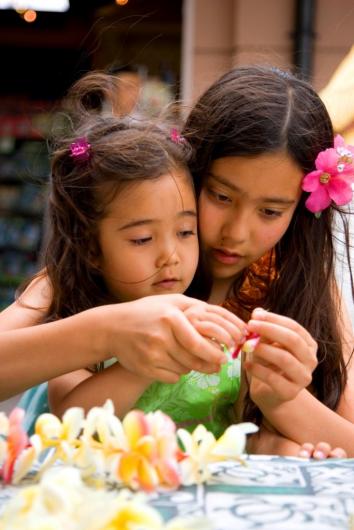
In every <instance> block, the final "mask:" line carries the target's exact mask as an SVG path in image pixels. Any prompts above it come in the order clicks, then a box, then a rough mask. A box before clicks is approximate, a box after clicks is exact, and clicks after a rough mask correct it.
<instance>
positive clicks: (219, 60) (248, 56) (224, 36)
mask: <svg viewBox="0 0 354 530" xmlns="http://www.w3.org/2000/svg"><path fill="white" fill-rule="evenodd" d="M316 4H317V5H316V14H315V27H314V29H315V37H314V58H313V78H312V83H313V84H314V86H315V88H316V89H317V90H320V89H321V88H323V87H324V86H325V85H326V83H327V82H328V80H329V78H330V77H331V75H332V73H333V72H334V70H335V68H336V66H337V65H338V64H339V62H340V61H341V60H342V59H343V57H344V56H345V54H346V53H347V52H348V51H349V49H350V47H351V45H352V44H353V43H354V2H353V0H317V3H316ZM295 7H296V2H295V0H218V1H215V0H184V6H183V10H184V12H183V38H182V41H183V45H182V94H183V99H184V100H185V101H186V102H192V101H194V99H195V98H196V97H197V96H198V95H199V94H200V93H201V92H202V91H203V90H204V89H205V88H206V87H207V86H208V85H210V83H211V82H212V81H214V80H215V79H216V78H217V77H219V75H220V74H222V73H223V72H225V71H226V70H228V69H229V68H231V67H233V66H236V65H239V64H247V63H255V62H257V63H260V62H262V63H264V62H266V63H271V64H273V65H277V66H283V67H289V68H291V66H292V59H293V47H294V32H295Z"/></svg>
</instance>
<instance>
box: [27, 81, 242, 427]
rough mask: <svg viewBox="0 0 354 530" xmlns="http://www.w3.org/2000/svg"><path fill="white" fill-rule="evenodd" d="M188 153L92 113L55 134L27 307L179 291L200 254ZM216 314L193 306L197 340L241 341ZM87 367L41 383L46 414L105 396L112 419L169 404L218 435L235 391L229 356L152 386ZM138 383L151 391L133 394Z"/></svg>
mask: <svg viewBox="0 0 354 530" xmlns="http://www.w3.org/2000/svg"><path fill="white" fill-rule="evenodd" d="M85 82H86V80H82V82H81V87H79V88H80V91H79V92H80V95H79V96H78V97H80V99H83V100H85V101H87V99H90V97H91V89H88V90H87V92H85V90H84V87H85ZM81 121H83V122H84V125H82V124H81ZM190 153H191V150H190V147H189V145H188V143H187V142H186V141H185V140H184V139H183V138H182V137H180V135H179V134H178V132H177V131H176V130H175V129H172V130H171V129H166V130H165V129H164V128H162V127H157V126H156V125H153V124H144V125H142V124H141V123H139V122H137V121H136V120H132V119H127V120H126V121H124V120H121V119H118V118H116V117H113V116H107V115H96V116H95V115H94V114H93V113H92V112H91V113H88V114H87V116H85V118H81V120H80V123H79V127H78V129H77V130H75V132H74V136H73V138H65V140H64V141H63V142H61V144H60V145H59V147H58V148H57V149H56V151H55V152H54V154H53V160H52V180H51V191H50V208H49V214H50V221H51V225H50V227H51V233H50V237H49V242H48V247H47V251H46V274H47V278H48V280H49V282H48V283H49V284H50V287H49V285H48V286H46V285H45V284H43V279H44V280H46V277H42V279H41V280H40V281H41V282H42V287H41V290H39V289H38V286H37V288H36V293H37V294H38V296H39V298H41V300H40V301H41V304H40V303H39V300H36V301H35V303H33V306H35V307H37V308H38V307H39V306H40V305H41V306H42V308H43V309H42V314H41V312H40V311H39V310H37V313H38V317H37V318H38V320H42V321H44V322H49V321H52V320H58V319H63V318H65V317H67V316H70V315H73V314H76V313H78V312H80V311H82V310H85V309H88V308H90V307H93V306H99V305H103V304H109V303H116V302H130V301H133V300H136V299H138V298H141V297H146V296H152V295H159V294H172V293H183V292H184V291H185V290H186V289H187V288H188V286H189V284H190V283H191V281H192V278H193V276H194V273H195V270H196V267H197V263H198V256H199V249H198V239H197V212H196V202H195V196H194V189H193V182H192V179H191V176H190V174H189V171H188V167H187V161H188V158H189V156H190ZM46 297H47V298H46ZM25 302H26V304H27V305H28V303H29V300H28V299H27V300H23V303H25ZM33 302H34V300H33ZM33 310H35V309H33ZM226 313H227V312H226V310H223V309H222V308H219V307H212V306H209V307H208V315H205V314H202V313H201V312H200V311H199V310H198V312H195V311H194V310H193V309H191V310H190V311H187V312H186V315H187V316H188V318H189V319H191V320H193V325H194V327H195V329H196V330H197V331H198V332H199V333H201V334H202V335H203V336H204V337H209V339H210V340H211V339H213V341H214V342H216V343H217V344H220V343H223V344H226V345H227V344H228V343H229V344H230V340H231V336H232V337H233V340H234V341H236V342H239V341H240V340H241V339H242V336H243V334H244V333H245V332H246V326H245V324H244V323H243V322H242V321H241V320H240V319H238V318H236V317H234V316H233V315H231V314H229V315H228V321H227V323H226V324H225V323H223V322H222V321H221V317H222V316H224V315H225V314H226ZM242 330H244V331H242ZM217 348H219V350H220V346H217ZM109 364H112V366H111V367H110V368H109ZM103 365H104V366H103ZM103 367H104V368H106V370H105V372H104V373H103V374H102V377H101V378H97V382H96V384H95V393H97V396H99V397H97V396H96V395H92V393H90V392H89V391H88V389H89V388H91V386H92V384H91V381H88V380H90V379H91V375H92V372H97V371H98V372H99V371H101V370H102V368H103ZM90 368H91V370H89V369H83V370H81V371H79V372H77V373H75V375H74V379H72V380H71V382H70V385H69V384H68V383H67V382H66V379H65V377H63V378H59V379H58V380H53V381H51V382H50V383H49V398H50V401H51V406H52V410H53V411H54V412H56V413H59V414H62V413H63V412H64V411H65V409H66V408H67V407H68V406H70V405H73V404H82V405H84V406H85V407H87V408H88V407H89V406H91V405H93V404H95V403H96V404H97V403H102V402H103V400H104V399H105V398H108V397H111V398H112V399H113V400H114V402H115V407H116V412H117V414H119V415H120V416H122V415H124V414H125V413H126V412H127V411H128V410H129V409H130V408H131V407H132V406H133V405H134V404H135V403H136V401H137V400H138V398H139V397H141V400H143V402H139V403H138V404H137V406H140V407H142V408H144V409H145V410H147V409H149V408H161V406H160V402H161V401H168V404H169V406H170V408H169V409H168V411H169V413H170V414H171V416H172V417H173V418H174V419H176V420H179V418H183V420H184V421H188V422H192V421H194V423H200V422H202V421H204V420H205V422H206V423H207V422H208V417H210V420H209V423H210V426H211V428H213V429H214V431H215V432H216V433H217V434H221V432H222V431H223V430H224V428H225V426H226V425H227V422H226V418H227V412H228V409H229V408H230V407H231V405H232V404H233V403H234V401H235V400H236V397H237V393H238V388H239V377H238V375H239V369H238V361H230V362H227V363H225V364H224V365H223V366H222V368H221V370H219V368H220V366H217V367H215V368H214V371H218V372H219V373H218V375H213V376H206V375H203V374H201V373H199V372H192V373H191V374H188V375H186V376H184V377H182V380H181V382H180V383H177V384H176V386H171V385H163V384H161V383H155V384H154V385H153V386H151V383H152V382H153V379H151V378H148V377H145V378H144V377H141V376H140V377H137V376H135V375H133V374H132V373H130V372H129V371H127V370H126V369H124V368H123V367H122V366H121V365H118V364H116V363H115V360H113V361H112V362H111V363H107V362H106V363H101V365H99V366H93V367H90ZM209 382H210V384H209ZM87 383H89V385H88V384H87ZM147 387H150V388H149V394H148V395H143V394H144V390H145V389H146V388H147ZM172 395H173V400H172ZM36 396H37V393H36V394H35V395H34V396H33V394H32V393H31V403H30V406H31V407H33V403H35V404H36V407H35V413H38V412H42V411H43V410H44V409H43V408H40V409H39V410H38V405H40V403H38V404H37V400H36ZM40 396H41V393H40ZM156 403H159V405H158V406H157V407H156ZM22 404H23V402H22ZM44 405H45V404H44ZM211 409H212V412H210V410H211Z"/></svg>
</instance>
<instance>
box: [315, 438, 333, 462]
mask: <svg viewBox="0 0 354 530" xmlns="http://www.w3.org/2000/svg"><path fill="white" fill-rule="evenodd" d="M330 452H331V446H330V445H329V443H327V442H318V443H317V444H316V446H315V448H314V450H313V453H312V456H313V458H315V459H316V460H323V459H324V458H328V457H329V454H330Z"/></svg>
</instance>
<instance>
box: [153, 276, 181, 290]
mask: <svg viewBox="0 0 354 530" xmlns="http://www.w3.org/2000/svg"><path fill="white" fill-rule="evenodd" d="M179 281H180V280H177V279H175V278H171V279H166V280H161V281H159V282H156V283H154V287H160V288H161V289H172V288H173V287H175V286H176V284H177V283H179Z"/></svg>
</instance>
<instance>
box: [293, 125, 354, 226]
mask: <svg viewBox="0 0 354 530" xmlns="http://www.w3.org/2000/svg"><path fill="white" fill-rule="evenodd" d="M315 166H316V169H315V170H314V171H311V172H310V173H307V175H305V176H304V179H303V181H302V189H303V190H304V191H308V192H310V195H309V197H308V198H307V200H306V202H305V206H306V208H307V209H308V210H310V212H313V213H314V214H315V216H316V217H320V215H321V212H322V211H323V210H325V209H326V208H328V206H330V204H331V203H332V201H333V202H334V203H335V204H337V205H338V206H344V205H345V204H349V203H350V202H351V200H352V198H353V189H352V185H353V184H354V146H351V145H346V143H345V142H344V139H343V138H342V137H341V136H340V135H339V134H338V135H337V136H336V137H335V139H334V147H331V148H329V149H325V150H324V151H321V152H320V153H319V154H318V155H317V158H316V161H315Z"/></svg>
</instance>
